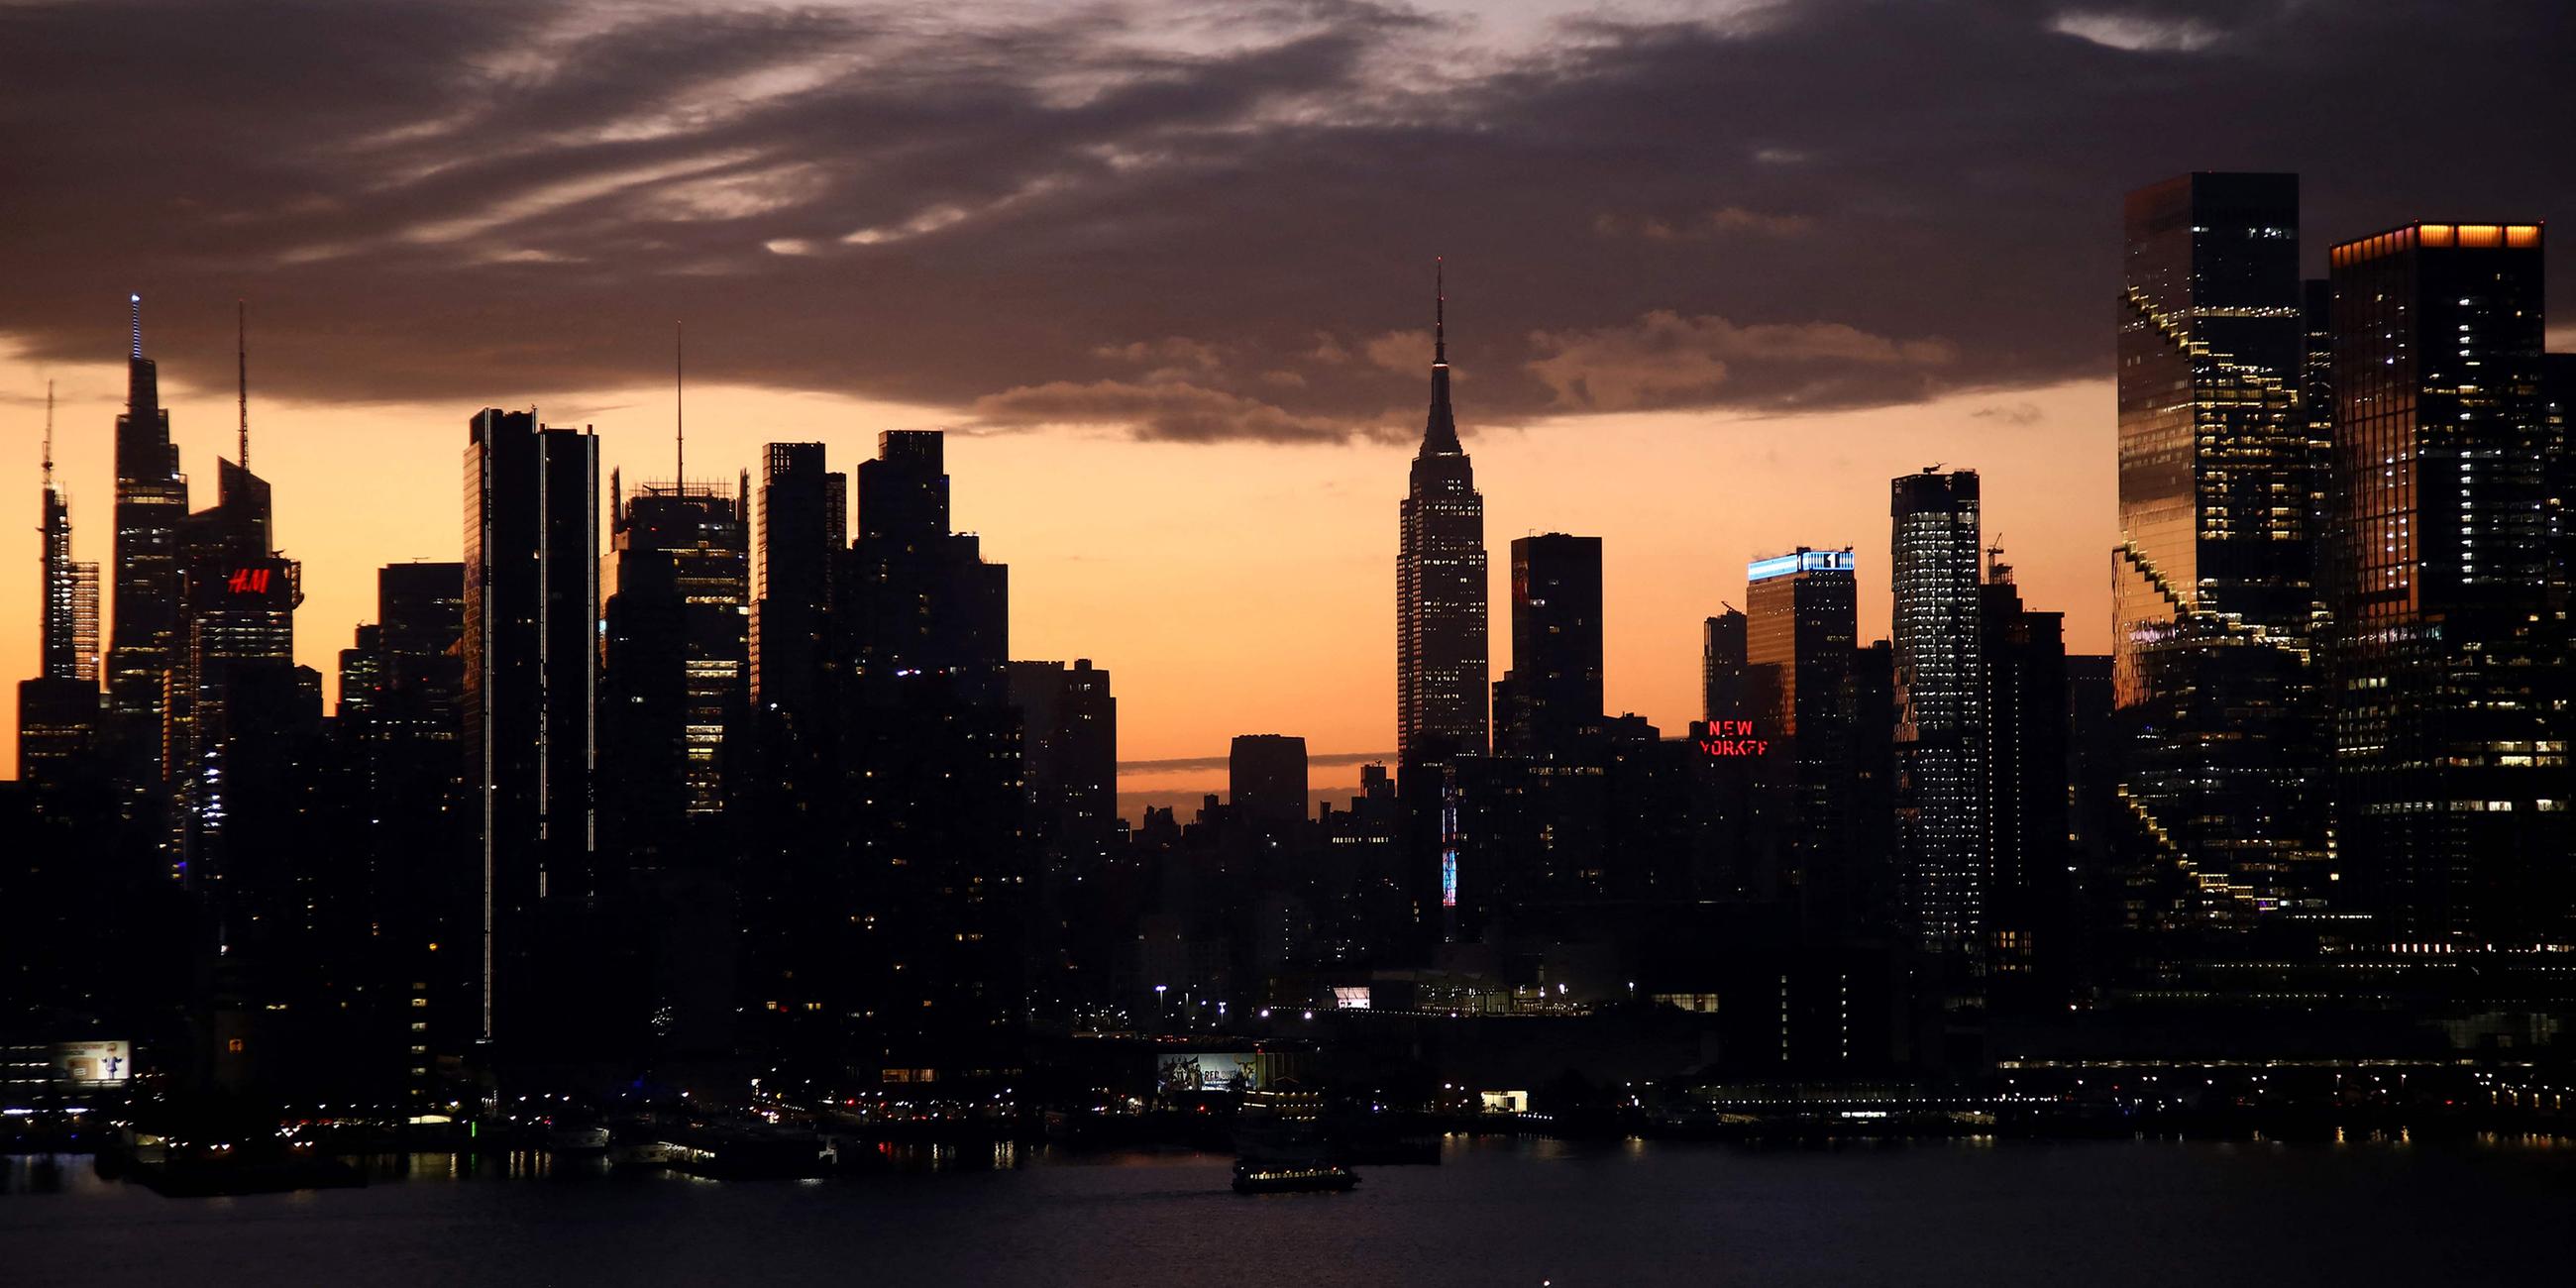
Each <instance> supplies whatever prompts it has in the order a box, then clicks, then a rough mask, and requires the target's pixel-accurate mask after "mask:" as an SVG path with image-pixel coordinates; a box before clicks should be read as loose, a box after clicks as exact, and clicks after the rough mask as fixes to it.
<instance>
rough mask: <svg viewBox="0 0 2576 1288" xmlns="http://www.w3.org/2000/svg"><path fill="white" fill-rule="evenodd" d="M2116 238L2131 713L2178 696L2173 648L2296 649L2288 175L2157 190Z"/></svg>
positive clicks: (2125, 652)
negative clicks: (2171, 692)
mask: <svg viewBox="0 0 2576 1288" xmlns="http://www.w3.org/2000/svg"><path fill="white" fill-rule="evenodd" d="M2125 228H2126V235H2127V242H2126V248H2125V254H2124V256H2123V266H2124V268H2123V272H2124V286H2125V290H2124V292H2123V295H2122V299H2121V306H2120V332H2119V336H2120V338H2119V359H2120V367H2119V373H2120V375H2119V404H2120V475H2119V487H2120V545H2119V548H2118V549H2117V550H2116V551H2115V552H2114V555H2113V560H2112V562H2113V566H2114V571H2113V584H2112V594H2113V612H2114V613H2115V615H2116V620H2117V623H2118V629H2117V630H2115V631H2114V632H2113V646H2114V648H2115V649H2116V650H2117V656H2118V658H2119V667H2120V686H2121V705H2123V706H2135V705H2137V704H2139V703H2141V702H2143V701H2145V700H2146V699H2147V698H2148V696H2149V695H2151V694H2154V693H2157V692H2161V691H2164V690H2165V689H2166V688H2168V687H2170V686H2171V685H2172V684H2174V683H2179V682H2180V681H2174V680H2168V679H2167V678H2165V677H2163V676H2162V675H2161V671H2160V667H2161V664H2162V661H2163V657H2164V655H2165V654H2166V653H2168V652H2170V651H2173V650H2176V649H2180V650H2183V651H2186V652H2187V651H2189V650H2190V649H2191V648H2192V647H2193V646H2195V645H2197V644H2199V643H2200V642H2201V641H2202V640H2203V639H2204V638H2205V637H2209V636H2215V635H2224V634H2227V633H2230V632H2234V631H2250V632H2252V633H2254V634H2255V635H2256V636H2258V637H2266V638H2269V637H2287V638H2290V639H2298V638H2301V637H2303V636H2304V634H2305V631H2306V625H2307V621H2308V617H2309V612H2310V608H2311V605H2312V601H2313V598H2314V596H2313V592H2312V586H2311V572H2310V567H2311V556H2310V551H2309V535H2310V534H2309V532H2308V529H2307V524H2308V518H2307V511H2306V507H2305V505H2304V504H2303V503H2302V498H2303V497H2304V495H2305V489H2306V484H2307V474H2308V463H2309V462H2308V452H2307V442H2308V436H2307V432H2306V424H2305V421H2304V420H2303V418H2302V416H2301V413H2300V410H2299V405H2298V397H2299V389H2300V385H2301V383H2302V381H2303V379H2304V376H2305V369H2306V352H2307V346H2306V343H2305V340H2304V338H2303V337H2304V334H2305V329H2304V324H2303V323H2302V321H2301V317H2302V298H2301V287H2300V282H2299V180H2298V176H2297V175H2290V174H2187V175H2182V176H2179V177H2176V178H2173V179H2168V180H2166V181H2164V182H2162V183H2158V184H2153V185H2150V186H2148V187H2145V188H2140V189H2138V190H2137V191H2135V192H2132V193H2130V194H2129V197H2128V203H2127V209H2126V223H2125ZM2201 619H2207V620H2201Z"/></svg>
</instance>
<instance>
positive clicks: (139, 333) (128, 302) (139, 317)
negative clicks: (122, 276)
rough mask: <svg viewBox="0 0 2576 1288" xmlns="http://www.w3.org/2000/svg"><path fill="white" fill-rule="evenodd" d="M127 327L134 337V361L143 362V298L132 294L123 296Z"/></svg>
mask: <svg viewBox="0 0 2576 1288" xmlns="http://www.w3.org/2000/svg"><path fill="white" fill-rule="evenodd" d="M125 310H126V319H127V325H128V327H129V328H130V329H131V331H132V333H133V336H134V360H135V361H137V362H141V361H142V360H143V297H142V296H140V295H137V294H134V293H132V292H130V291H129V292H127V293H126V296H125Z"/></svg>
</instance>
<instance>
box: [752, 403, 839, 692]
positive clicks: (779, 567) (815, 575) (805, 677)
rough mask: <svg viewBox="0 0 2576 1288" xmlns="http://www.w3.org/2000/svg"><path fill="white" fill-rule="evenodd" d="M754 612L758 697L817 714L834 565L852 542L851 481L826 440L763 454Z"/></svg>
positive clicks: (771, 446) (772, 446)
mask: <svg viewBox="0 0 2576 1288" xmlns="http://www.w3.org/2000/svg"><path fill="white" fill-rule="evenodd" d="M763 451H764V457H763V460H762V464H761V479H760V541H759V543H758V545H757V547H756V552H755V558H754V567H753V576H754V580H755V585H754V595H755V598H754V599H753V601H752V609H751V700H752V701H753V702H754V703H757V704H759V705H761V706H764V707H769V708H775V709H778V710H781V711H786V712H803V713H806V714H807V715H808V716H810V715H811V714H812V712H813V709H814V707H815V705H816V702H817V699H818V694H819V692H820V690H821V687H822V684H823V669H824V666H825V664H826V662H827V660H828V659H829V658H830V655H831V650H830V647H829V640H828V639H827V637H826V633H825V623H826V621H827V620H828V618H829V617H830V615H831V608H832V566H833V564H834V563H835V562H837V561H838V560H839V559H840V557H841V551H842V550H843V549H844V548H846V547H847V546H848V545H849V525H850V500H849V482H850V480H849V476H848V475H846V474H834V473H829V472H827V471H826V470H825V469H824V467H823V460H824V458H823V444H821V443H771V444H769V445H768V447H766V448H765V449H763Z"/></svg>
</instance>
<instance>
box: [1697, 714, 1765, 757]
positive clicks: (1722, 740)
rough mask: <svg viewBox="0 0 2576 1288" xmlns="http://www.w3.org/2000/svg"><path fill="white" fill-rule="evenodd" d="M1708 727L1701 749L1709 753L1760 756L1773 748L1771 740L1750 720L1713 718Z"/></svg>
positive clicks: (1702, 737) (1701, 738) (1701, 741)
mask: <svg viewBox="0 0 2576 1288" xmlns="http://www.w3.org/2000/svg"><path fill="white" fill-rule="evenodd" d="M1707 728H1708V732H1707V733H1705V734H1703V735H1701V736H1700V739H1699V749H1700V750H1701V751H1703V752H1706V753H1708V754H1709V755H1712V756H1759V755H1762V754H1763V753H1765V752H1767V751H1769V750H1771V740H1770V739H1768V738H1765V737H1763V736H1761V734H1760V733H1759V732H1758V731H1757V730H1756V729H1755V728H1754V725H1753V722H1752V721H1750V720H1711V721H1709V722H1708V725H1707Z"/></svg>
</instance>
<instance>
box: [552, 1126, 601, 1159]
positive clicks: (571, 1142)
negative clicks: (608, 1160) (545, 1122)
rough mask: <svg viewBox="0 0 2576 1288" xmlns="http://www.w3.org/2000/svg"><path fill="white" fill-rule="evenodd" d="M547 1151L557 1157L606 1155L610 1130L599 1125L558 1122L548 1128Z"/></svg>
mask: <svg viewBox="0 0 2576 1288" xmlns="http://www.w3.org/2000/svg"><path fill="white" fill-rule="evenodd" d="M546 1149H547V1151H548V1152H550V1153H554V1154H557V1155H572V1156H582V1155H592V1154H605V1153H607V1152H608V1128H607V1127H605V1126H603V1125H601V1124H599V1123H587V1124H582V1123H563V1122H557V1123H555V1124H553V1125H551V1126H549V1127H547V1128H546Z"/></svg>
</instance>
